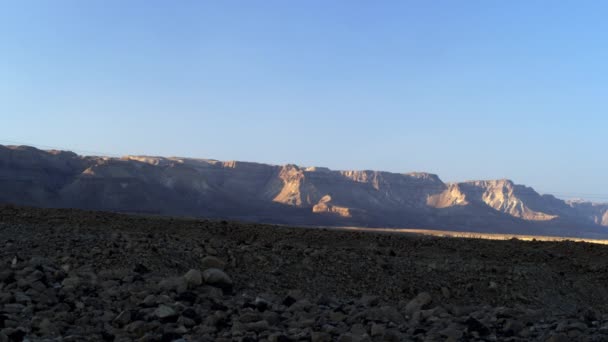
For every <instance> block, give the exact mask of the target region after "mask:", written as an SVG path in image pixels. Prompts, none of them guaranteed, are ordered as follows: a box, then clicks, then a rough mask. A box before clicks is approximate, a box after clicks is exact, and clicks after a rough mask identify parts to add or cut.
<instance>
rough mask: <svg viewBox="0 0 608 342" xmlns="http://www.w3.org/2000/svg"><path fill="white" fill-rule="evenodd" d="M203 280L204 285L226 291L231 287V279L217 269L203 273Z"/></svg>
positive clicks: (210, 269)
mask: <svg viewBox="0 0 608 342" xmlns="http://www.w3.org/2000/svg"><path fill="white" fill-rule="evenodd" d="M203 279H204V281H205V283H206V284H209V285H211V286H215V287H219V288H222V289H227V288H231V287H232V279H231V278H230V277H229V276H228V275H227V274H226V273H224V271H222V270H220V269H219V268H209V269H206V270H205V271H204V272H203Z"/></svg>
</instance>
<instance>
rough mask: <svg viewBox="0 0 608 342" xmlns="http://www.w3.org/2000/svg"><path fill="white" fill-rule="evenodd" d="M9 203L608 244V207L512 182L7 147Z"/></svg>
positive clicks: (0, 157)
mask: <svg viewBox="0 0 608 342" xmlns="http://www.w3.org/2000/svg"><path fill="white" fill-rule="evenodd" d="M0 189H1V190H2V191H0V202H7V203H14V204H21V205H33V206H42V207H74V208H81V209H94V210H110V211H124V212H140V213H152V214H160V215H180V216H198V217H217V218H230V219H239V220H250V221H259V222H270V223H285V224H307V225H353V226H364V227H417V228H428V229H450V230H473V231H480V232H485V233H491V232H496V233H525V234H538V235H540V234H542V235H562V236H564V235H565V236H592V237H599V236H604V235H606V236H607V237H608V204H601V203H593V202H580V201H564V200H561V199H558V198H556V197H554V196H552V195H541V194H539V193H537V192H536V191H535V190H534V189H533V188H531V187H527V186H524V185H518V184H515V183H514V182H513V181H511V180H509V179H497V180H470V181H465V182H450V183H444V182H443V181H442V180H441V179H440V178H439V176H438V175H436V174H432V173H426V172H410V173H394V172H387V171H373V170H331V169H329V168H326V167H318V166H309V167H304V166H298V165H294V164H286V165H270V164H263V163H256V162H241V161H219V160H215V159H202V158H201V159H199V158H180V157H159V156H123V157H98V156H80V155H77V154H75V153H73V152H70V151H59V150H49V151H44V150H39V149H36V148H34V147H29V146H3V145H0Z"/></svg>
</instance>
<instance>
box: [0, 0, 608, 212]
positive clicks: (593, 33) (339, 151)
mask: <svg viewBox="0 0 608 342" xmlns="http://www.w3.org/2000/svg"><path fill="white" fill-rule="evenodd" d="M606 13H608V3H606V2H605V1H533V0H525V1H523V0H522V1H422V0H421V1H354V0H348V1H270V0H264V1H220V0H217V1H127V0H120V1H107V0H104V1H94V0H87V1H80V0H75V1H63V0H56V1H46V0H41V1H27V0H24V1H0V79H1V82H0V139H2V140H4V141H18V142H26V143H30V144H36V145H44V146H52V147H61V148H67V149H73V150H77V151H95V152H98V151H99V152H105V153H111V154H153V155H178V156H192V157H208V158H216V159H222V160H233V159H234V160H249V161H260V162H268V163H277V164H282V163H296V164H300V165H319V166H328V167H331V168H333V169H376V170H387V171H394V172H409V171H428V172H433V173H437V174H439V175H440V177H441V178H442V179H443V180H445V181H458V180H466V179H492V178H511V179H513V180H515V181H516V182H518V183H525V184H527V185H531V186H533V187H535V188H536V189H538V190H539V191H542V192H552V193H557V194H561V195H562V196H563V197H571V196H576V195H579V194H580V196H579V197H587V198H590V199H594V197H603V198H600V199H603V200H607V201H608V163H607V157H606V147H607V145H608V144H607V143H608V137H607V135H606V131H607V128H608V125H607V124H608V115H607V113H608V111H607V110H608V70H607V68H608V40H607V34H608V21H607V20H606ZM0 143H3V142H1V141H0Z"/></svg>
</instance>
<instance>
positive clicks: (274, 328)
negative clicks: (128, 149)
mask: <svg viewBox="0 0 608 342" xmlns="http://www.w3.org/2000/svg"><path fill="white" fill-rule="evenodd" d="M607 280H608V246H603V245H594V244H588V243H582V242H576V243H575V242H540V241H538V242H534V241H533V242H523V241H518V240H510V241H492V240H477V239H457V238H439V237H426V236H417V235H407V234H386V233H384V234H383V233H365V232H343V231H334V230H324V229H304V228H287V227H276V226H266V225H257V224H240V223H234V222H226V221H222V222H215V221H205V220H186V219H172V218H151V217H141V216H127V215H118V214H109V213H98V212H85V211H76V210H55V209H31V208H17V207H12V206H4V207H0V342H4V341H21V340H28V341H84V340H90V341H317V342H319V341H344V342H346V341H443V340H446V341H471V340H479V341H528V340H539V341H608V291H607V289H606V284H607Z"/></svg>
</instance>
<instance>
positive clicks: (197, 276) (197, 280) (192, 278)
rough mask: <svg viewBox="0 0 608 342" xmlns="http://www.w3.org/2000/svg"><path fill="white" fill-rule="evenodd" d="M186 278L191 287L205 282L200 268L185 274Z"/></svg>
mask: <svg viewBox="0 0 608 342" xmlns="http://www.w3.org/2000/svg"><path fill="white" fill-rule="evenodd" d="M184 279H186V282H187V283H188V286H189V287H196V286H200V285H201V284H202V283H203V276H202V274H201V272H200V271H199V270H194V269H191V270H189V271H188V272H187V273H186V274H185V275H184Z"/></svg>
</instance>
